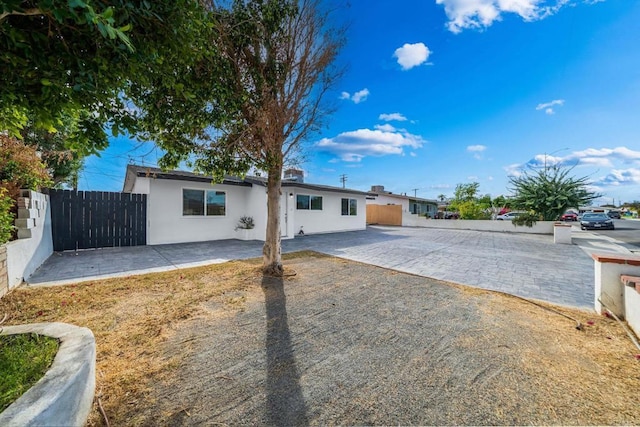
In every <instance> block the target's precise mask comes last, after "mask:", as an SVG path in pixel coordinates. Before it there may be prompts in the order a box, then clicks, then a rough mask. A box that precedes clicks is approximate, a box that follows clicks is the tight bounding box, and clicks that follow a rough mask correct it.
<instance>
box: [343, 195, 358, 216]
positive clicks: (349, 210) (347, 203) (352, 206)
mask: <svg viewBox="0 0 640 427" xmlns="http://www.w3.org/2000/svg"><path fill="white" fill-rule="evenodd" d="M342 215H354V216H355V215H358V200H356V199H342Z"/></svg>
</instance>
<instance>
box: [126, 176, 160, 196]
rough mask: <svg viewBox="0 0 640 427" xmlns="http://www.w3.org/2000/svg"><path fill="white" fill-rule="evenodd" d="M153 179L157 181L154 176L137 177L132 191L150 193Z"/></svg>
mask: <svg viewBox="0 0 640 427" xmlns="http://www.w3.org/2000/svg"><path fill="white" fill-rule="evenodd" d="M151 181H155V180H154V179H153V178H137V179H136V180H135V182H134V183H133V190H131V192H132V193H138V194H149V192H150V188H151Z"/></svg>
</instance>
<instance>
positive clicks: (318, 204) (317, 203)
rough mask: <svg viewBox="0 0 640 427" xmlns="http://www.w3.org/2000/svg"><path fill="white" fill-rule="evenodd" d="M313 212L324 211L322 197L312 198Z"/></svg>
mask: <svg viewBox="0 0 640 427" xmlns="http://www.w3.org/2000/svg"><path fill="white" fill-rule="evenodd" d="M311 210H312V211H321V210H322V196H311Z"/></svg>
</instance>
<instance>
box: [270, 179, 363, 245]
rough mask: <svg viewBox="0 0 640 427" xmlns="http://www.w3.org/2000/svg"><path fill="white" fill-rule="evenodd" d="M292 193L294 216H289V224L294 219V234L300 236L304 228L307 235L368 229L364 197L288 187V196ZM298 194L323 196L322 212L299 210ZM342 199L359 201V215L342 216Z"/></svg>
mask: <svg viewBox="0 0 640 427" xmlns="http://www.w3.org/2000/svg"><path fill="white" fill-rule="evenodd" d="M284 193H285V192H284V191H283V194H284ZM290 193H293V197H290V198H289V207H290V209H289V212H290V213H291V212H293V216H292V215H289V222H291V220H292V218H293V234H298V233H299V232H300V227H302V228H303V230H304V233H305V234H315V233H333V232H339V231H352V230H364V229H366V227H367V224H366V217H367V210H366V201H365V196H364V195H355V194H347V193H333V192H325V191H316V190H308V189H304V188H296V187H287V190H286V194H290ZM298 194H304V195H310V196H322V210H306V209H297V207H296V203H297V195H298ZM342 199H356V200H357V204H358V207H357V215H353V216H352V215H342ZM291 237H294V236H291Z"/></svg>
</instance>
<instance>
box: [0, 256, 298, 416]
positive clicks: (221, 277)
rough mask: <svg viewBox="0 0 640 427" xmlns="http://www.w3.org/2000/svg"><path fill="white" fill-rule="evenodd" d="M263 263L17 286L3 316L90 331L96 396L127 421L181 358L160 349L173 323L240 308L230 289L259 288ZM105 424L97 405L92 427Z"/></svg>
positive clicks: (0, 305)
mask: <svg viewBox="0 0 640 427" xmlns="http://www.w3.org/2000/svg"><path fill="white" fill-rule="evenodd" d="M293 256H309V253H307V252H303V253H299V254H297V255H293ZM289 258H290V257H289ZM259 266H260V263H259V260H257V259H254V260H247V261H236V262H229V263H225V264H218V265H212V266H206V267H199V268H192V269H186V270H178V271H171V272H166V273H156V274H148V275H143V276H131V277H125V278H117V279H109V280H100V281H94V282H89V283H82V284H77V285H67V286H56V287H44V288H19V289H17V290H15V291H14V292H11V293H10V294H8V295H6V296H5V297H4V298H3V299H1V300H0V313H8V315H9V319H8V320H7V322H6V325H16V324H24V323H36V322H65V323H71V324H74V325H77V326H84V327H87V328H89V329H91V330H92V331H93V333H94V335H95V338H96V345H97V355H96V359H97V364H96V370H97V384H96V398H100V400H101V402H102V405H103V407H104V409H105V411H106V413H107V414H108V417H109V419H110V420H114V421H115V423H116V425H123V421H124V420H125V419H126V418H124V416H125V414H126V413H127V412H128V407H130V406H131V405H137V404H138V403H139V402H141V401H143V400H144V399H145V398H146V397H148V395H149V391H150V387H151V386H152V384H153V383H154V382H156V381H159V380H161V379H162V378H163V377H164V376H166V375H168V373H169V372H170V371H171V368H172V367H175V366H176V364H177V362H178V361H177V360H176V359H175V358H169V359H167V358H163V357H162V356H161V354H160V352H157V351H155V350H156V349H157V348H158V346H159V345H160V344H161V343H162V342H163V341H165V340H166V339H167V337H168V336H169V335H170V334H171V333H172V330H173V328H174V326H175V325H176V324H177V323H178V322H180V321H182V320H184V319H187V318H190V317H193V316H195V315H197V314H198V312H199V311H200V310H201V307H200V304H201V303H203V302H205V301H210V300H218V301H220V302H221V303H222V304H224V305H225V307H228V308H229V309H230V310H238V309H241V308H242V305H243V298H242V297H236V296H231V297H226V296H225V294H228V293H233V292H234V291H238V290H243V289H246V288H248V287H253V286H260V280H261V277H262V276H261V273H260V267H259ZM94 406H96V405H94ZM101 423H102V420H101V419H100V415H99V412H98V411H97V408H95V410H94V411H93V412H92V414H91V416H90V419H89V424H90V425H96V424H101Z"/></svg>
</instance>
